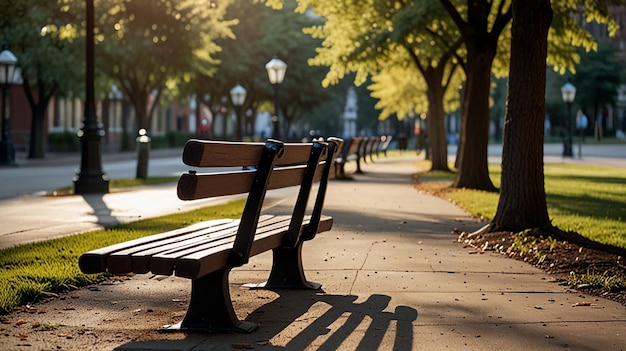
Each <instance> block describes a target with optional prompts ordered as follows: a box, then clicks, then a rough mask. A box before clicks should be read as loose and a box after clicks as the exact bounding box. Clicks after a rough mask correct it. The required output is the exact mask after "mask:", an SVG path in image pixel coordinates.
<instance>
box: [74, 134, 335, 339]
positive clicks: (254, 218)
mask: <svg viewBox="0 0 626 351" xmlns="http://www.w3.org/2000/svg"><path fill="white" fill-rule="evenodd" d="M342 143H343V141H342V140H341V139H336V138H329V140H328V142H313V143H302V144H295V143H294V144H286V143H282V142H279V141H273V140H268V141H267V142H266V143H238V142H217V141H201V140H190V141H188V142H187V144H186V145H185V148H184V151H183V161H184V162H185V164H187V165H189V166H194V167H237V168H236V169H234V170H231V171H224V172H220V173H203V174H200V173H197V172H196V171H189V172H188V173H186V174H183V175H182V176H181V178H180V179H179V181H178V197H179V198H180V199H182V200H195V199H203V198H211V197H216V196H224V195H233V194H243V193H248V197H247V200H246V204H245V207H244V210H243V214H242V216H241V219H219V220H212V221H205V222H202V223H197V224H194V225H191V226H188V227H185V228H181V229H177V230H173V231H169V232H165V233H161V234H155V235H151V236H148V237H144V238H140V239H136V240H131V241H127V242H124V243H121V244H116V245H112V246H108V247H105V248H101V249H98V250H93V251H90V252H87V253H85V254H83V255H82V256H81V257H80V259H79V266H80V269H81V270H82V271H83V272H84V273H99V272H110V273H113V274H126V273H131V272H133V273H139V274H142V273H148V272H152V273H153V274H158V275H172V274H174V275H176V276H178V277H184V278H189V279H191V282H192V288H191V298H190V303H189V308H188V310H187V314H186V316H185V318H184V319H183V321H182V322H180V323H178V324H176V325H174V326H170V327H169V328H168V329H170V330H183V331H192V332H228V331H237V332H251V331H252V330H253V329H254V328H255V327H256V324H254V323H250V322H247V321H240V320H239V319H238V318H237V316H236V314H235V312H234V308H233V305H232V301H231V298H230V291H229V285H228V275H229V273H230V271H231V269H232V268H234V267H239V266H242V265H244V264H246V263H247V262H248V259H249V257H251V256H254V255H257V254H260V253H262V252H265V251H269V250H272V251H273V256H274V258H273V265H272V270H271V272H270V275H269V279H268V281H267V282H266V283H265V284H263V285H261V286H263V287H266V288H289V289H319V287H320V285H319V284H316V283H311V282H308V281H307V280H306V278H305V275H304V270H303V268H302V256H301V255H302V244H303V242H304V241H307V240H311V239H313V238H314V237H315V235H316V234H317V233H321V232H325V231H328V230H330V229H331V227H332V224H333V219H332V218H331V217H328V216H323V215H322V207H323V205H324V196H325V193H326V187H327V182H328V178H329V173H330V172H331V168H332V164H333V159H334V157H335V152H336V151H337V150H338V149H339V148H340V147H341V145H342ZM315 182H319V186H318V190H317V193H316V194H315V195H316V198H315V203H314V205H313V208H312V210H311V211H310V214H308V215H307V213H309V211H308V209H307V202H308V199H309V196H310V194H311V190H312V189H313V184H314V183H315ZM289 186H299V193H298V197H297V200H296V202H295V205H294V208H293V212H292V214H291V215H276V216H272V215H261V208H262V205H263V201H264V199H265V194H266V191H267V190H269V189H278V188H285V187H289Z"/></svg>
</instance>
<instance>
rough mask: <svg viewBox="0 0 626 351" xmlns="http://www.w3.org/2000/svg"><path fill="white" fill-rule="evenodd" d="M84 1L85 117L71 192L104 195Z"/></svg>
mask: <svg viewBox="0 0 626 351" xmlns="http://www.w3.org/2000/svg"><path fill="white" fill-rule="evenodd" d="M86 3H87V7H86V31H85V32H86V36H85V37H86V42H87V45H86V70H85V72H86V74H85V85H86V87H85V119H84V120H83V126H82V128H81V130H80V131H79V132H78V136H79V137H80V143H81V157H80V170H79V173H78V174H77V175H76V176H75V177H74V194H89V193H95V194H98V193H99V194H103V193H108V192H109V179H108V178H107V177H106V176H105V175H104V172H103V171H102V153H101V151H100V138H101V137H102V133H103V130H102V128H101V126H100V124H99V123H98V117H97V116H96V103H95V100H96V98H95V92H94V79H95V78H94V77H95V74H94V72H95V71H94V18H93V0H87V1H86Z"/></svg>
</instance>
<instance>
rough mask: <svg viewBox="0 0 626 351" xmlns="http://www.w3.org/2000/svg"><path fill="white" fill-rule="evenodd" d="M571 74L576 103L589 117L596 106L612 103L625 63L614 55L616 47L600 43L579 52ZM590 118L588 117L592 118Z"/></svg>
mask: <svg viewBox="0 0 626 351" xmlns="http://www.w3.org/2000/svg"><path fill="white" fill-rule="evenodd" d="M576 68H577V74H576V76H575V77H574V82H573V83H574V85H576V88H577V89H576V103H577V104H578V105H579V106H581V107H582V108H584V109H585V110H586V111H587V114H589V116H590V117H593V116H596V115H597V113H598V112H600V111H597V109H598V108H601V107H604V106H615V104H616V101H617V90H618V88H619V86H620V84H621V82H622V81H623V78H624V77H623V72H624V66H623V65H622V64H621V63H619V62H617V60H616V58H615V48H614V47H613V46H612V45H610V44H608V43H602V44H600V45H599V47H598V51H593V52H588V53H584V54H582V57H581V62H580V64H579V65H578V66H577V67H576ZM592 121H593V119H592V120H591V121H590V122H592Z"/></svg>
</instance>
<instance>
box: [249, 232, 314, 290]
mask: <svg viewBox="0 0 626 351" xmlns="http://www.w3.org/2000/svg"><path fill="white" fill-rule="evenodd" d="M272 254H273V262H272V271H271V272H270V277H269V279H268V280H267V282H265V283H261V284H246V285H245V286H246V287H249V288H260V289H310V290H319V289H320V288H321V287H322V284H319V283H314V282H309V281H307V280H306V277H305V276H304V269H303V268H302V242H300V243H298V245H297V246H296V247H294V248H288V247H280V248H277V249H274V250H272Z"/></svg>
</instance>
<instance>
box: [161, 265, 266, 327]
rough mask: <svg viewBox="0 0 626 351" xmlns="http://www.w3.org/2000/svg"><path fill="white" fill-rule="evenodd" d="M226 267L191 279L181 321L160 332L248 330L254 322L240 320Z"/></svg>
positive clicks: (228, 269)
mask: <svg viewBox="0 0 626 351" xmlns="http://www.w3.org/2000/svg"><path fill="white" fill-rule="evenodd" d="M230 270H231V269H230V268H225V269H221V270H218V271H215V272H213V273H209V274H207V275H205V276H202V277H201V278H198V279H194V280H192V282H191V299H190V300H189V308H188V309H187V314H186V315H185V318H184V319H183V321H182V322H180V323H177V324H174V325H171V326H164V327H163V330H164V331H172V332H179V331H183V332H193V333H225V332H237V333H250V332H252V331H253V330H254V329H256V327H257V324H256V323H252V322H248V321H240V320H239V319H238V318H237V315H236V314H235V309H234V308H233V304H232V302H231V299H230V288H229V286H228V274H229V273H230Z"/></svg>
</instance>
